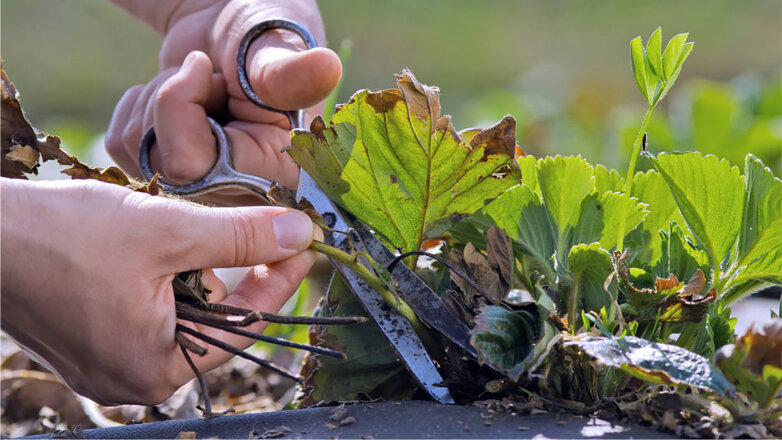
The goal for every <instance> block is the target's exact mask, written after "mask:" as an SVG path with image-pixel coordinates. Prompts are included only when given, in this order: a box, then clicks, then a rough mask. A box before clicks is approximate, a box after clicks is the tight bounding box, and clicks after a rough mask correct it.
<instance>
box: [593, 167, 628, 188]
mask: <svg viewBox="0 0 782 440" xmlns="http://www.w3.org/2000/svg"><path fill="white" fill-rule="evenodd" d="M624 186H625V182H624V178H623V177H622V176H621V175H619V172H617V171H616V170H609V169H608V168H606V167H604V166H603V165H595V189H597V192H598V193H600V194H603V193H604V192H606V191H612V192H622V191H623V190H624Z"/></svg>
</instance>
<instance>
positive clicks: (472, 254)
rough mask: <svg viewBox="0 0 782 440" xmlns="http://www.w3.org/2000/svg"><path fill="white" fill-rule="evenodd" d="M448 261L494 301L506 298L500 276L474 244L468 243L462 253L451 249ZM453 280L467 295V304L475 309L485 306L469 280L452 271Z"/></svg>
mask: <svg viewBox="0 0 782 440" xmlns="http://www.w3.org/2000/svg"><path fill="white" fill-rule="evenodd" d="M448 261H449V262H450V263H451V264H453V265H454V266H455V267H456V268H457V269H459V270H460V271H461V272H462V273H464V274H465V275H467V276H468V277H470V278H471V279H472V280H473V281H475V282H477V283H478V285H480V286H481V287H482V288H483V290H484V291H486V292H487V293H488V294H489V296H491V298H492V299H495V300H500V299H503V298H504V294H505V292H503V291H502V290H501V285H500V275H499V274H498V273H497V272H495V271H494V270H493V269H492V268H491V266H490V265H489V262H488V261H486V257H484V256H483V254H481V253H480V252H479V251H478V250H476V249H475V246H473V244H472V243H469V242H468V243H467V245H465V246H464V251H463V252H462V253H460V252H459V251H457V250H456V249H451V252H450V253H449V254H448ZM451 280H452V281H453V282H454V284H456V285H457V286H458V287H459V289H461V291H462V292H464V293H465V295H466V296H467V298H466V301H467V304H469V305H470V307H472V308H474V309H475V308H478V307H480V306H482V305H484V301H483V299H482V297H480V295H477V292H475V289H473V288H472V286H470V283H468V282H467V280H465V279H464V278H462V277H461V276H459V275H458V274H457V273H456V272H454V271H451ZM479 298H480V299H479Z"/></svg>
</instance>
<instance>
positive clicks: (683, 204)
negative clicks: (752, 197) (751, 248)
mask: <svg viewBox="0 0 782 440" xmlns="http://www.w3.org/2000/svg"><path fill="white" fill-rule="evenodd" d="M652 163H653V164H654V167H655V168H656V169H657V171H658V172H660V174H661V175H662V176H663V178H664V179H665V182H666V183H667V184H668V188H670V190H671V193H672V194H673V198H674V200H676V205H677V206H678V207H679V211H680V212H681V214H682V216H683V217H684V221H685V222H686V223H687V226H688V227H689V229H690V231H692V234H693V236H694V237H695V239H696V240H698V242H699V243H700V245H701V246H702V247H703V249H704V250H705V251H706V254H707V255H708V256H709V263H710V264H711V266H712V267H713V268H715V270H719V269H720V267H721V263H722V261H723V260H724V259H725V257H726V256H727V255H728V253H729V252H730V250H731V248H732V247H733V246H734V243H735V240H736V238H737V235H738V232H739V228H740V226H741V213H742V205H743V194H742V193H743V192H744V191H743V187H744V182H743V177H742V176H741V175H739V170H738V168H737V167H731V165H730V163H729V162H728V161H727V160H720V159H719V158H717V157H716V156H712V155H708V156H702V155H701V154H700V153H685V154H660V155H659V156H657V158H652Z"/></svg>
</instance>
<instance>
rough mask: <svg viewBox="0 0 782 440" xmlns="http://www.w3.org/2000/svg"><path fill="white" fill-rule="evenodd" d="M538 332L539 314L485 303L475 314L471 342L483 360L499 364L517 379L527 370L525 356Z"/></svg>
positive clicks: (506, 372)
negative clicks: (478, 312)
mask: <svg viewBox="0 0 782 440" xmlns="http://www.w3.org/2000/svg"><path fill="white" fill-rule="evenodd" d="M539 334H540V321H539V317H538V316H536V314H534V313H530V312H529V311H527V310H515V311H511V310H507V309H505V308H502V307H497V306H484V307H483V308H481V312H480V314H478V316H476V317H475V328H473V330H472V338H471V339H470V343H471V344H472V345H473V346H474V347H475V349H476V350H477V351H478V354H479V356H480V357H481V359H482V360H483V361H484V362H489V363H490V364H492V365H494V366H496V367H497V368H499V369H500V370H502V371H503V372H504V373H505V374H507V375H508V377H510V378H511V379H513V380H514V381H515V380H518V378H519V377H520V376H521V374H522V373H523V372H524V371H525V367H526V366H525V364H524V360H525V359H526V358H527V355H529V354H530V352H531V351H532V349H533V346H534V345H535V344H536V342H537V341H538V339H539Z"/></svg>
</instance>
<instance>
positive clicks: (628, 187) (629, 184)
mask: <svg viewBox="0 0 782 440" xmlns="http://www.w3.org/2000/svg"><path fill="white" fill-rule="evenodd" d="M656 106H657V104H652V105H650V106H649V108H648V109H646V114H645V115H644V120H643V122H641V128H640V129H639V130H638V134H637V135H635V142H633V152H632V154H631V155H630V165H629V166H628V167H627V177H626V178H625V194H627V196H628V197H629V196H630V194H631V192H632V190H633V176H634V175H635V165H636V162H638V156H640V155H641V145H642V143H643V138H644V135H645V134H646V127H647V125H649V120H650V119H651V118H652V113H653V112H654V108H655V107H656ZM626 226H627V203H623V204H622V215H621V216H620V217H619V237H618V238H617V241H616V249H617V250H619V251H620V252H621V251H622V250H623V247H624V239H625V227H626Z"/></svg>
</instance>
